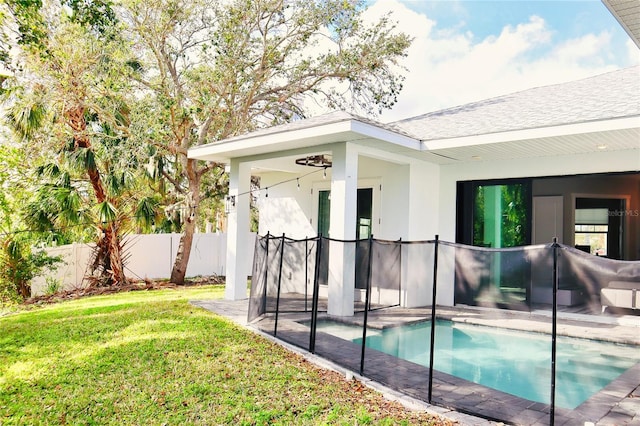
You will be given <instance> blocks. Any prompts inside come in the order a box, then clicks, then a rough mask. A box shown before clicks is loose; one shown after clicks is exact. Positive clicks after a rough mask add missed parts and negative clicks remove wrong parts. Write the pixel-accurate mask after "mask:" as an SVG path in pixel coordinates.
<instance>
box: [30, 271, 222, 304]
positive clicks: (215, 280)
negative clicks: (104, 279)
mask: <svg viewBox="0 0 640 426" xmlns="http://www.w3.org/2000/svg"><path fill="white" fill-rule="evenodd" d="M224 281H225V277H223V276H219V275H209V276H201V277H194V278H190V279H188V280H185V284H184V285H177V284H174V283H172V282H169V281H166V280H148V279H146V280H141V281H135V282H132V283H130V284H127V285H113V286H93V285H90V286H88V287H85V288H78V289H74V290H68V291H59V292H57V293H54V294H46V295H42V296H35V297H31V298H29V299H27V300H25V301H24V302H23V303H22V304H23V305H25V306H29V305H45V304H50V303H58V302H63V301H65V300H74V299H80V298H83V297H89V296H101V295H106V294H116V293H127V292H130V291H150V290H164V289H177V288H185V287H193V286H202V285H222V284H224Z"/></svg>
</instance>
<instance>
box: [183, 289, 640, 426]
mask: <svg viewBox="0 0 640 426" xmlns="http://www.w3.org/2000/svg"><path fill="white" fill-rule="evenodd" d="M192 303H193V304H194V305H196V306H201V307H203V308H205V309H208V310H211V311H213V312H216V313H218V314H220V315H223V316H226V317H228V318H230V319H232V320H234V321H236V322H237V323H239V324H241V325H245V326H246V325H247V324H246V322H247V321H246V320H247V318H246V317H247V307H248V302H247V300H244V301H235V302H231V301H224V300H215V301H197V302H192ZM309 315H310V314H308V313H307V314H295V313H294V314H291V313H289V314H284V313H283V314H280V316H279V320H278V328H277V330H278V333H277V337H278V339H276V341H278V342H280V341H285V342H288V343H290V344H292V345H295V346H296V349H295V350H297V351H298V352H299V353H301V354H303V355H305V356H309V357H313V358H315V359H316V361H318V362H319V363H322V362H323V361H322V360H323V359H327V360H329V361H331V362H333V364H331V366H330V367H331V368H334V369H338V370H339V371H342V370H344V371H343V372H344V373H345V374H354V375H355V376H357V374H355V373H352V372H357V371H359V364H360V354H361V346H360V345H357V344H355V343H352V342H348V341H345V340H342V339H339V338H337V337H335V336H331V335H328V334H325V333H320V332H319V333H318V334H317V338H316V348H315V353H316V356H314V355H311V354H310V353H309V352H306V351H305V350H303V349H297V348H298V347H302V348H308V345H309V329H308V328H307V327H305V326H304V325H302V324H300V323H299V321H300V320H303V319H308V318H309ZM368 315H369V321H368V322H369V324H370V326H371V327H372V328H385V327H391V326H394V325H398V324H401V323H407V322H416V321H423V320H425V319H427V318H430V315H431V310H430V309H428V308H427V309H403V308H390V309H381V310H374V311H370V312H369V314H368ZM360 316H362V313H360V314H356V315H355V316H354V317H350V318H349V319H348V321H346V322H356V323H357V322H358V321H360V323H361V321H362V320H361V318H360ZM438 318H445V319H450V320H452V321H459V322H465V323H471V324H481V325H490V326H499V327H503V328H512V329H518V330H528V331H535V332H549V331H550V330H551V325H550V321H551V319H550V316H549V313H548V312H546V311H542V310H541V311H534V312H531V313H529V312H526V313H523V312H514V311H504V310H496V309H486V308H470V307H462V308H459V307H455V308H450V307H446V308H445V307H438ZM559 318H560V321H559V323H558V334H560V335H566V336H571V337H580V338H589V339H597V340H606V341H611V342H617V343H625V344H631V345H638V346H639V348H640V317H634V316H629V317H612V316H606V317H594V318H589V317H588V316H582V315H575V314H566V313H560V314H559ZM341 320H342V321H344V320H345V319H344V318H341ZM274 326H275V324H274V321H273V318H265V319H262V320H260V321H258V322H256V323H254V324H252V327H253V328H254V329H258V330H260V331H262V332H265V333H266V334H267V335H269V334H273V328H274ZM287 346H288V347H289V348H290V349H293V348H292V347H291V346H289V345H287ZM639 350H640V349H639ZM318 356H319V357H320V358H318ZM324 366H325V367H326V365H324ZM350 372H351V373H350ZM363 374H364V376H365V377H366V379H364V378H362V380H363V381H364V382H365V383H369V385H371V386H372V387H376V388H378V389H379V390H382V391H383V392H385V393H386V394H387V395H389V396H391V397H392V399H398V400H400V401H401V402H403V400H402V398H406V401H404V402H407V403H408V405H413V406H414V407H415V406H416V404H418V406H419V407H421V408H422V409H424V410H426V411H428V412H431V413H434V414H439V415H442V416H444V417H447V418H450V419H452V420H456V421H458V422H459V423H460V424H463V425H489V424H493V423H492V421H491V420H493V421H502V422H506V423H511V424H522V425H535V426H537V425H547V424H549V406H548V405H547V404H542V403H536V402H532V401H528V400H525V399H522V398H518V397H515V396H513V395H510V394H506V393H503V392H500V391H497V390H493V389H490V388H487V387H484V386H481V385H477V384H475V383H472V382H469V381H466V380H463V379H459V378H457V377H454V376H451V375H448V374H445V373H441V372H438V371H434V381H433V384H434V385H433V395H432V402H433V403H434V404H435V405H429V404H426V403H425V402H424V401H426V399H427V394H428V380H427V378H428V368H426V367H423V366H419V365H417V364H414V363H411V362H408V361H404V360H402V359H399V358H396V357H393V356H390V355H387V354H384V353H381V352H378V351H375V350H369V349H367V351H366V355H365V369H364V372H363ZM379 383H384V385H380V384H379ZM419 401H422V403H421V402H419ZM472 413H473V414H475V415H478V416H482V417H483V418H479V417H475V416H473V415H471V414H472ZM487 419H491V420H487ZM585 422H590V423H593V424H595V425H640V363H638V364H636V365H635V366H634V367H632V368H631V369H629V370H627V371H626V372H625V373H624V374H623V375H622V376H620V377H619V378H618V379H616V380H614V381H613V382H611V383H610V384H609V385H608V386H606V387H605V388H604V389H602V390H601V391H600V392H598V393H597V394H595V395H593V396H592V397H591V398H589V399H588V400H587V401H586V402H585V403H583V404H581V405H580V406H579V407H577V408H576V409H574V410H567V409H562V408H558V407H556V412H555V424H557V425H584V424H585Z"/></svg>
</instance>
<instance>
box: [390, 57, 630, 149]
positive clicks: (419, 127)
mask: <svg viewBox="0 0 640 426" xmlns="http://www.w3.org/2000/svg"><path fill="white" fill-rule="evenodd" d="M631 116H640V66H637V67H632V68H627V69H623V70H619V71H613V72H609V73H606V74H601V75H598V76H595V77H590V78H586V79H583V80H578V81H572V82H569V83H562V84H555V85H552V86H544V87H537V88H534V89H529V90H524V91H522V92H517V93H513V94H510V95H505V96H499V97H496V98H492V99H486V100H483V101H479V102H473V103H470V104H466V105H461V106H458V107H454V108H448V109H444V110H441V111H435V112H431V113H428V114H424V115H419V116H417V117H413V118H408V119H404V120H400V121H397V122H395V123H392V124H393V125H395V126H397V127H400V128H402V129H404V130H405V131H406V132H409V133H410V134H412V135H414V136H415V137H417V138H419V139H421V140H432V139H447V138H454V137H462V136H474V135H483V134H489V133H498V132H505V131H512V130H525V129H532V128H541V127H549V126H557V125H565V124H577V123H584V122H589V121H598V120H605V119H613V118H620V117H631Z"/></svg>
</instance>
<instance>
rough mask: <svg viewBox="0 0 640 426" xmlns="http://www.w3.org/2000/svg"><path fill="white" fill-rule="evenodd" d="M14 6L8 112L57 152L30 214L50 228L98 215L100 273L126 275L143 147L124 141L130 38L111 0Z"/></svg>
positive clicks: (33, 145)
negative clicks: (125, 241) (128, 206)
mask: <svg viewBox="0 0 640 426" xmlns="http://www.w3.org/2000/svg"><path fill="white" fill-rule="evenodd" d="M5 6H6V9H5V13H6V15H5V16H11V17H12V19H13V20H12V21H11V23H10V25H7V26H5V28H10V29H13V30H14V31H15V37H14V38H15V44H14V45H13V46H12V49H11V50H9V53H11V52H12V51H13V52H15V53H14V54H13V55H9V56H7V57H5V66H6V67H7V68H9V69H11V70H12V71H13V76H12V78H11V79H9V80H8V81H5V82H4V86H3V88H4V95H5V99H6V100H7V104H8V108H9V113H8V118H9V120H8V121H9V124H10V126H11V128H12V129H13V130H14V131H15V134H16V135H18V137H19V138H20V140H21V141H22V143H23V144H24V149H25V150H27V151H30V150H37V151H44V152H48V153H49V154H50V155H51V156H52V157H53V158H55V160H54V161H53V162H51V163H50V164H47V165H44V166H42V167H40V169H39V171H40V174H41V176H42V179H43V184H42V185H41V186H40V188H39V190H38V191H36V193H35V198H34V200H33V202H32V204H31V211H30V213H31V215H30V217H31V220H32V223H31V224H32V225H34V226H40V227H43V228H45V229H46V228H47V227H49V228H51V227H55V226H60V225H68V224H69V223H81V222H82V220H83V219H89V220H90V221H91V225H93V226H94V227H95V229H96V231H97V233H96V235H97V237H96V246H97V250H96V257H95V262H94V267H95V269H96V270H99V271H100V277H99V280H98V282H99V283H102V284H106V285H111V284H121V283H126V282H127V279H126V276H125V272H124V265H123V260H122V250H123V247H122V243H121V233H122V232H123V224H124V222H123V219H124V218H125V217H126V211H125V209H124V208H123V207H124V205H125V203H124V201H125V200H127V197H126V196H125V195H128V194H126V191H125V188H126V187H127V183H128V182H127V181H128V173H129V172H130V170H131V169H132V165H133V164H132V162H134V161H132V158H134V157H133V156H132V153H131V150H130V149H129V147H124V146H125V145H126V143H127V134H128V105H129V104H128V99H127V96H128V95H130V92H129V91H128V82H129V81H130V73H131V71H132V69H133V68H135V67H132V66H131V64H132V62H130V61H129V59H130V57H129V56H128V50H127V46H128V45H127V43H125V42H124V41H123V40H122V39H121V38H119V36H118V32H117V22H116V21H115V16H114V15H113V13H110V10H111V9H110V7H109V5H108V3H105V2H102V1H92V2H79V1H77V0H70V1H66V2H64V3H56V2H55V1H52V2H47V3H46V4H43V3H42V2H40V1H38V0H33V1H29V0H26V1H7V2H6V3H5ZM10 38H11V37H4V40H9V39H10ZM5 51H6V50H5ZM123 154H124V155H123ZM119 155H123V156H122V157H119Z"/></svg>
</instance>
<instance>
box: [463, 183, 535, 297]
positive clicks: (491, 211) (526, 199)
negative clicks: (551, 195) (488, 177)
mask: <svg viewBox="0 0 640 426" xmlns="http://www.w3.org/2000/svg"><path fill="white" fill-rule="evenodd" d="M530 199H531V196H530V190H529V185H528V184H526V183H513V184H496V185H492V184H488V185H484V184H478V185H474V188H473V245H475V246H480V247H488V248H508V247H518V246H523V245H526V244H528V243H529V241H528V236H529V235H530V232H529V230H530V227H531V213H530V212H531V208H530V204H531V202H530V201H531V200H530ZM523 256H524V254H519V252H508V253H506V252H487V253H486V256H485V257H486V262H485V263H484V264H483V267H484V268H486V269H487V270H486V271H484V273H483V274H482V276H483V282H482V283H481V285H480V288H479V289H478V292H477V293H476V295H475V297H474V302H475V303H476V304H481V305H492V306H493V305H507V306H509V305H510V306H513V305H519V304H523V305H524V304H526V303H528V300H529V292H530V289H529V287H530V286H529V283H530V281H531V276H530V275H531V274H530V270H529V269H528V268H523V267H522V265H523V262H525V260H524V259H522V257H523Z"/></svg>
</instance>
